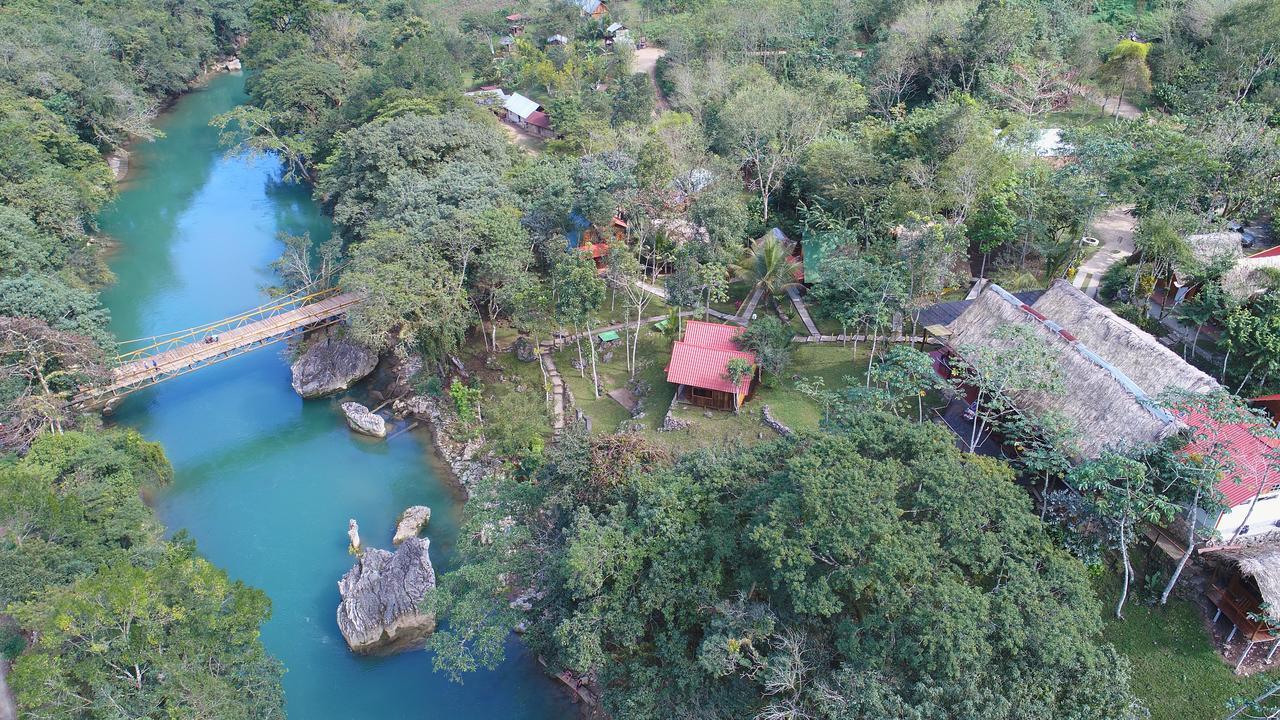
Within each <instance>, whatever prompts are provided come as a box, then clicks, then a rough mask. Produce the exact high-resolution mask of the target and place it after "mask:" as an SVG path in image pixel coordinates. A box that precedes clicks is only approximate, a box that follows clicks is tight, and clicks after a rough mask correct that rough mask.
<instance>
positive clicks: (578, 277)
mask: <svg viewBox="0 0 1280 720" xmlns="http://www.w3.org/2000/svg"><path fill="white" fill-rule="evenodd" d="M553 281H554V283H555V315H556V318H557V319H558V320H559V321H560V322H568V323H569V324H570V325H571V326H573V327H576V328H577V329H578V332H577V333H575V336H576V342H577V345H578V365H579V366H580V368H582V369H585V367H586V363H585V361H584V360H583V357H582V331H583V330H584V329H585V331H586V333H587V344H588V345H590V347H591V384H592V388H593V389H594V390H595V396H596V397H600V375H599V373H598V372H597V370H596V343H595V329H594V326H595V322H594V321H593V320H592V318H593V317H594V316H595V314H596V313H597V312H599V311H600V308H602V307H604V296H605V284H604V280H603V279H601V277H600V275H599V273H597V272H596V266H595V263H593V262H592V261H591V260H590V259H588V258H586V257H584V255H583V254H581V253H575V254H573V255H571V256H570V257H568V258H565V259H563V260H561V261H560V262H559V263H557V264H556V266H555V268H554V270H553Z"/></svg>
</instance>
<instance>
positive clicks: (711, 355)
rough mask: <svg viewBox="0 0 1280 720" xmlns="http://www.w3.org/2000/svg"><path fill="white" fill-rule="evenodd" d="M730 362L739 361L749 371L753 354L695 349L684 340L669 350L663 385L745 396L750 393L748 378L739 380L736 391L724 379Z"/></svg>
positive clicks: (694, 346)
mask: <svg viewBox="0 0 1280 720" xmlns="http://www.w3.org/2000/svg"><path fill="white" fill-rule="evenodd" d="M734 358H742V359H743V360H746V361H747V362H749V363H751V365H752V366H753V367H754V366H755V364H756V356H755V354H754V353H749V352H743V351H741V350H718V349H715V348H708V347H699V346H697V345H693V344H691V343H689V342H688V341H687V340H678V341H676V344H675V346H673V347H672V348H671V364H670V365H668V366H667V382H672V383H676V384H679V385H692V386H693V387H697V388H703V389H704V390H719V391H721V392H728V393H731V392H734V391H735V390H736V391H737V392H739V393H746V392H747V391H749V390H750V389H751V380H752V376H751V375H747V376H746V377H745V378H743V379H742V382H741V383H739V384H738V387H736V388H735V387H734V386H733V383H731V382H729V381H728V380H726V379H725V377H724V376H725V373H726V371H727V370H728V369H729V361H730V360H733V359H734Z"/></svg>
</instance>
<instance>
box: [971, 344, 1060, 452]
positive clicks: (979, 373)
mask: <svg viewBox="0 0 1280 720" xmlns="http://www.w3.org/2000/svg"><path fill="white" fill-rule="evenodd" d="M992 337H993V342H991V343H988V344H986V345H981V346H977V345H972V346H965V347H961V348H960V349H959V353H958V355H957V357H956V358H954V359H953V361H952V366H953V370H954V375H953V376H952V383H953V385H954V386H955V389H956V392H957V393H959V394H960V395H961V396H964V395H965V394H966V389H967V388H970V387H971V388H974V389H976V390H977V397H975V398H974V400H973V405H972V407H973V415H974V420H973V426H972V428H971V429H970V433H969V443H968V444H969V452H976V451H977V448H978V445H980V444H982V443H983V442H985V441H986V439H987V437H988V435H989V433H990V432H991V430H992V429H993V428H998V427H1000V426H1002V425H1003V424H1005V423H1007V422H1009V421H1010V420H1011V419H1012V418H1013V417H1014V416H1015V415H1016V414H1017V413H1018V408H1017V405H1016V404H1015V402H1014V396H1015V395H1016V394H1018V393H1022V392H1034V393H1048V394H1061V393H1063V392H1064V391H1065V390H1064V385H1063V382H1064V379H1063V370H1062V366H1061V364H1060V363H1059V361H1058V357H1057V355H1056V354H1055V353H1054V351H1053V349H1052V348H1050V347H1049V345H1048V343H1046V342H1045V341H1044V339H1043V338H1041V337H1039V336H1038V335H1036V331H1035V329H1034V328H1033V327H1032V326H1030V325H1002V326H1000V327H997V328H996V329H995V331H994V332H993V333H992Z"/></svg>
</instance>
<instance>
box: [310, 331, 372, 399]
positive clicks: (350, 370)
mask: <svg viewBox="0 0 1280 720" xmlns="http://www.w3.org/2000/svg"><path fill="white" fill-rule="evenodd" d="M377 365H378V353H376V352H374V351H372V350H370V349H369V348H366V347H364V346H363V345H360V344H358V343H355V342H352V341H351V340H348V339H346V338H343V337H339V336H338V335H336V334H335V333H333V332H329V331H325V332H323V333H322V334H320V335H318V336H317V337H315V338H314V339H313V340H312V341H311V342H310V343H308V344H307V347H306V350H304V351H303V352H302V354H301V355H299V356H298V359H297V360H295V361H294V362H293V366H292V368H291V370H292V371H293V389H294V391H295V392H297V393H298V394H299V395H301V396H302V397H304V398H318V397H323V396H325V395H330V394H332V393H335V392H340V391H342V390H346V389H347V388H349V387H351V385H352V384H353V383H355V382H356V381H358V380H361V379H363V378H364V377H366V376H367V375H368V374H369V373H371V372H373V369H374V368H375V367H377Z"/></svg>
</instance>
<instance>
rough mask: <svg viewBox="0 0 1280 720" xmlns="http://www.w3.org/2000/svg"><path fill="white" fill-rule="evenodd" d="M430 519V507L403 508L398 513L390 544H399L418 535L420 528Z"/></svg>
mask: <svg viewBox="0 0 1280 720" xmlns="http://www.w3.org/2000/svg"><path fill="white" fill-rule="evenodd" d="M430 520H431V508H429V507H427V506H426V505H414V506H413V507H410V508H405V511H404V512H402V513H400V520H399V521H398V522H397V523H396V536H395V537H394V538H392V539H391V544H392V545H399V544H401V543H403V542H404V541H405V540H408V539H409V538H413V537H418V533H421V532H422V528H424V527H426V526H427V522H428V521H430Z"/></svg>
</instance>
